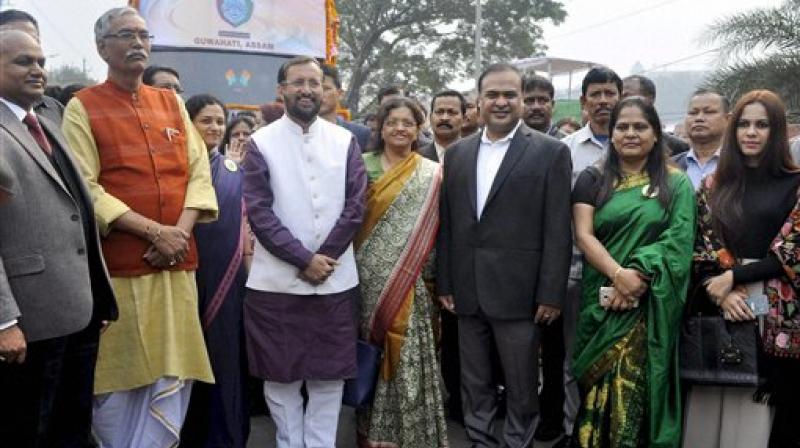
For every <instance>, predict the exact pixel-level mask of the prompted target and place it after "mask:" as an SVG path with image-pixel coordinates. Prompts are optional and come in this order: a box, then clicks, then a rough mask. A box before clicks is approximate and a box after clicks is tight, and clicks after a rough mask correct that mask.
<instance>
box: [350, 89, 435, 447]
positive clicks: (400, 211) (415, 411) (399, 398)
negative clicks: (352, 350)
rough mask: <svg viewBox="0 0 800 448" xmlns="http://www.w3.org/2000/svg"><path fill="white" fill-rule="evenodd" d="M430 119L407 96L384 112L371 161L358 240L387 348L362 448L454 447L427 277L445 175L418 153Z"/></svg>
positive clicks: (370, 301) (363, 415) (368, 335)
mask: <svg viewBox="0 0 800 448" xmlns="http://www.w3.org/2000/svg"><path fill="white" fill-rule="evenodd" d="M422 120H423V116H422V113H421V112H420V111H419V109H417V106H416V105H415V104H414V103H413V102H411V101H410V100H408V99H406V98H398V99H394V100H390V101H388V102H387V103H386V104H384V105H383V106H382V107H381V110H380V111H379V112H378V132H379V135H378V137H379V138H378V139H377V142H376V143H377V145H376V146H377V147H376V150H375V152H372V153H367V154H365V155H364V164H365V166H366V168H367V175H368V177H369V190H368V191H367V212H366V215H365V216H364V224H363V225H362V228H361V231H360V232H359V234H358V235H357V236H356V240H355V247H356V261H357V264H358V273H359V278H360V282H361V285H360V286H361V296H362V303H361V327H360V333H361V337H362V338H363V339H365V340H367V341H369V342H370V343H372V344H375V345H378V346H380V347H382V348H383V350H384V358H383V363H382V365H381V369H380V374H379V375H378V382H377V384H376V386H375V397H374V399H373V402H372V404H371V406H370V407H369V408H368V409H366V410H363V411H360V412H359V415H358V439H359V447H361V448H378V447H380V448H407V447H426V448H428V447H430V448H445V447H447V425H446V423H445V419H444V407H443V404H442V394H441V390H440V389H439V366H438V363H437V360H436V342H435V338H434V332H433V318H434V313H433V309H434V307H433V301H432V299H431V297H430V295H429V293H428V290H427V288H426V286H425V282H424V280H423V277H424V276H425V274H426V273H428V272H429V271H430V269H426V268H427V267H428V266H431V263H430V262H431V258H432V248H433V243H434V240H435V236H436V231H437V228H438V225H439V213H438V212H439V210H438V209H439V185H440V182H441V169H440V166H439V164H438V163H435V162H431V161H430V160H428V159H425V158H423V157H422V156H420V155H419V154H418V153H417V152H416V151H414V150H413V145H415V144H416V141H417V133H418V132H419V127H420V125H421V124H422Z"/></svg>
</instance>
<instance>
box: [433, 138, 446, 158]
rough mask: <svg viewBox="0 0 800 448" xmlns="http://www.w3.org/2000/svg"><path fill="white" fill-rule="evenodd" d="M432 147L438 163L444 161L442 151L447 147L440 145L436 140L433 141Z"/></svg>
mask: <svg viewBox="0 0 800 448" xmlns="http://www.w3.org/2000/svg"><path fill="white" fill-rule="evenodd" d="M433 147H434V149H436V157H437V158H438V159H439V163H442V162H444V152H445V150H447V148H446V147H444V146H442V145H440V144H439V143H438V142H437V141H436V140H434V141H433Z"/></svg>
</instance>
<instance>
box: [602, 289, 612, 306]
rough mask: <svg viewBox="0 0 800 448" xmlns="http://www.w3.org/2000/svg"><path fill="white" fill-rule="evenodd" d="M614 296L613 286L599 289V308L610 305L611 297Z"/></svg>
mask: <svg viewBox="0 0 800 448" xmlns="http://www.w3.org/2000/svg"><path fill="white" fill-rule="evenodd" d="M613 295H614V287H613V286H601V287H600V306H602V307H603V308H608V306H609V305H610V304H611V296H613Z"/></svg>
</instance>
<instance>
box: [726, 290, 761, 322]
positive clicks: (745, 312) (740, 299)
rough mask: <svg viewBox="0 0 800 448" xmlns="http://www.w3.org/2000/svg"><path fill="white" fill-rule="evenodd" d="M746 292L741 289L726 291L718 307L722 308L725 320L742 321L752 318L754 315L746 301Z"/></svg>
mask: <svg viewBox="0 0 800 448" xmlns="http://www.w3.org/2000/svg"><path fill="white" fill-rule="evenodd" d="M746 300H747V293H746V292H743V291H741V290H738V289H737V290H734V291H731V292H730V293H728V294H727V295H726V296H725V298H724V299H723V300H722V302H721V303H720V304H719V307H720V308H721V309H722V316H723V317H724V318H725V320H730V321H733V322H744V321H748V320H754V319H755V318H756V315H755V314H753V310H751V309H750V306H749V305H748V304H747V302H746Z"/></svg>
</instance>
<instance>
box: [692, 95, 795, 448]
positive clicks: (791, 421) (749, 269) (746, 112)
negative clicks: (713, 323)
mask: <svg viewBox="0 0 800 448" xmlns="http://www.w3.org/2000/svg"><path fill="white" fill-rule="evenodd" d="M731 115H732V116H731V121H730V124H729V125H728V129H727V131H726V133H725V140H724V143H723V145H722V150H721V152H720V160H719V165H718V167H717V170H716V172H715V173H714V174H713V175H710V176H708V177H706V178H705V179H703V181H702V183H701V188H700V190H699V192H698V195H697V197H698V233H697V238H696V242H695V255H694V258H695V263H696V264H698V265H699V264H706V265H709V264H710V265H712V266H713V267H715V271H716V272H715V274H714V275H711V276H707V278H705V279H704V280H705V281H704V282H703V284H704V285H705V290H706V292H707V295H708V299H710V302H711V303H710V304H709V305H710V306H712V307H714V308H716V309H718V311H719V312H720V313H721V314H722V315H723V317H724V318H725V319H727V320H729V321H732V322H745V321H753V320H756V318H757V317H758V315H760V316H762V318H761V319H759V326H760V328H759V330H760V333H761V335H762V343H763V344H762V347H761V350H762V352H763V354H764V355H765V357H764V361H765V362H764V363H762V366H760V367H762V368H761V369H760V370H761V371H760V374H762V376H763V377H764V379H765V380H766V384H765V385H764V386H761V387H760V388H759V389H756V388H755V387H749V388H748V387H716V386H714V387H712V386H693V387H692V389H691V392H690V395H689V402H688V404H687V415H686V433H685V438H684V446H685V447H687V448H689V447H692V448H693V447H713V448H717V447H719V448H723V447H724V448H731V447H732V448H737V447H741V448H745V447H748V448H749V447H767V446H769V447H770V448H786V447H797V446H800V431H798V430H797V428H796V425H797V423H798V422H800V419H799V418H798V416H799V414H798V400H799V399H800V301H798V297H800V276H798V272H800V202H799V201H798V199H799V198H800V169H799V168H798V166H797V165H796V164H795V163H794V161H793V160H792V157H791V155H790V152H789V143H788V139H787V131H786V128H787V125H786V109H785V107H784V105H783V102H782V101H781V100H780V98H779V97H778V96H777V95H775V94H774V93H773V92H770V91H768V90H754V91H751V92H748V93H747V94H745V95H744V96H742V98H741V99H740V100H739V101H738V102H737V103H736V106H735V107H734V108H733V112H732V114H731ZM764 296H766V297H764ZM759 302H761V305H759ZM767 404H770V405H772V407H769V406H767ZM773 419H774V423H773Z"/></svg>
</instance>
